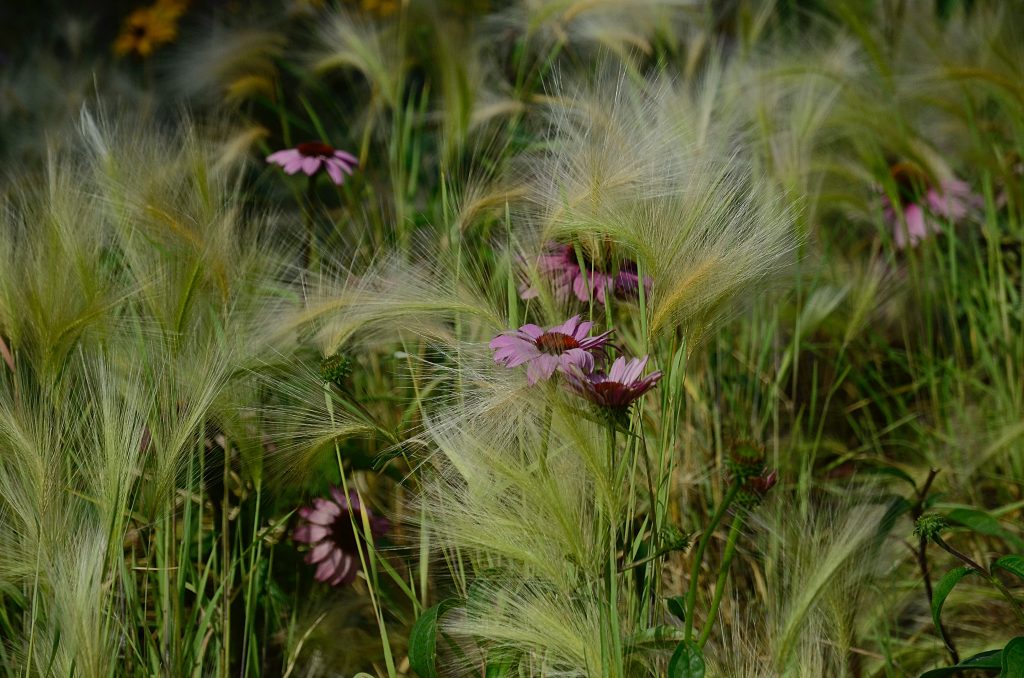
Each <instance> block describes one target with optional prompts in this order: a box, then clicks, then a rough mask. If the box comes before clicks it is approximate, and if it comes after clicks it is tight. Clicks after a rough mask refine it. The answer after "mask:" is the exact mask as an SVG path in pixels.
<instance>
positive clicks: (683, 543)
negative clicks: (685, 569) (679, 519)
mask: <svg viewBox="0 0 1024 678" xmlns="http://www.w3.org/2000/svg"><path fill="white" fill-rule="evenodd" d="M659 536H660V537H661V543H662V550H663V551H666V552H667V551H685V550H686V549H688V548H690V535H689V534H687V533H686V532H683V531H682V530H680V529H679V528H678V527H676V526H675V525H672V524H671V523H670V524H669V525H666V526H665V527H663V528H661V534H660V535H659Z"/></svg>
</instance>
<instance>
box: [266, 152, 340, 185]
mask: <svg viewBox="0 0 1024 678" xmlns="http://www.w3.org/2000/svg"><path fill="white" fill-rule="evenodd" d="M267 162H270V163H274V164H276V165H280V166H281V167H283V168H284V171H285V173H287V174H295V173H296V172H298V171H299V170H302V171H303V172H305V173H306V175H307V176H313V175H314V174H316V173H317V172H319V171H320V169H321V168H323V169H325V170H326V171H327V174H328V176H330V177H331V181H333V182H334V183H336V184H337V185H339V186H341V185H342V184H343V183H345V175H346V174H352V171H353V170H354V169H355V167H356V165H358V164H359V161H358V160H356V157H355V156H354V155H352V154H351V153H348V152H346V151H339V150H337V149H335V148H334V147H333V146H331V145H329V144H325V143H323V142H320V141H307V142H306V143H304V144H299V145H298V146H296V147H295V148H286V149H285V150H283V151H277V152H276V153H271V154H270V155H268V156H267Z"/></svg>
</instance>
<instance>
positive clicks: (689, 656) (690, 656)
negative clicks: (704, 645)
mask: <svg viewBox="0 0 1024 678" xmlns="http://www.w3.org/2000/svg"><path fill="white" fill-rule="evenodd" d="M668 678H704V655H703V654H701V651H700V648H698V647H697V646H696V645H694V644H693V643H687V642H686V641H685V640H684V641H683V642H681V643H679V645H678V646H677V647H676V651H675V652H673V653H672V658H671V659H669V660H668Z"/></svg>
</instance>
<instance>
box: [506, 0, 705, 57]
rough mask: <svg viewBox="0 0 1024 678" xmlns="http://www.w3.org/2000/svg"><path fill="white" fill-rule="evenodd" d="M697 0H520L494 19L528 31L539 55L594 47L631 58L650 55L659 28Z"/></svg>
mask: <svg viewBox="0 0 1024 678" xmlns="http://www.w3.org/2000/svg"><path fill="white" fill-rule="evenodd" d="M698 5H699V2H698V1H697V0H600V1H598V2H593V1H592V0H556V1H553V2H551V1H545V0H519V1H518V2H515V3H512V4H511V5H510V6H509V7H508V8H507V9H505V10H504V11H502V12H499V13H496V14H495V15H494V17H493V18H492V19H491V21H492V22H493V23H494V24H495V25H496V26H497V27H500V28H502V29H507V28H512V29H513V30H516V31H517V32H518V33H520V34H521V35H523V36H524V38H525V39H526V41H527V44H528V45H529V46H530V48H531V51H533V52H535V53H536V55H537V56H538V57H540V58H546V57H548V56H550V55H552V54H555V53H557V51H558V50H559V49H562V48H570V49H573V50H580V49H584V50H585V49H588V48H589V49H595V50H597V51H600V50H604V51H607V52H610V53H614V54H615V55H616V56H617V57H618V58H619V59H621V60H622V61H623V62H626V63H629V62H631V61H632V60H633V58H634V57H635V54H636V53H637V52H640V53H643V54H646V55H650V54H651V53H652V52H653V44H652V43H653V42H654V40H655V39H656V37H657V35H658V34H659V33H669V34H670V33H672V29H673V25H674V24H679V23H681V22H682V21H683V20H685V19H687V18H692V17H687V14H688V13H690V12H693V13H694V14H696V11H695V10H697V8H698Z"/></svg>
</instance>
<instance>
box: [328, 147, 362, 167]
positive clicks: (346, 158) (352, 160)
mask: <svg viewBox="0 0 1024 678" xmlns="http://www.w3.org/2000/svg"><path fill="white" fill-rule="evenodd" d="M334 157H335V158H337V159H338V160H341V161H342V162H344V163H345V164H346V165H350V166H351V167H356V166H357V165H358V164H359V159H358V158H356V156H354V155H352V154H351V153H349V152H348V151H335V152H334Z"/></svg>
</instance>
